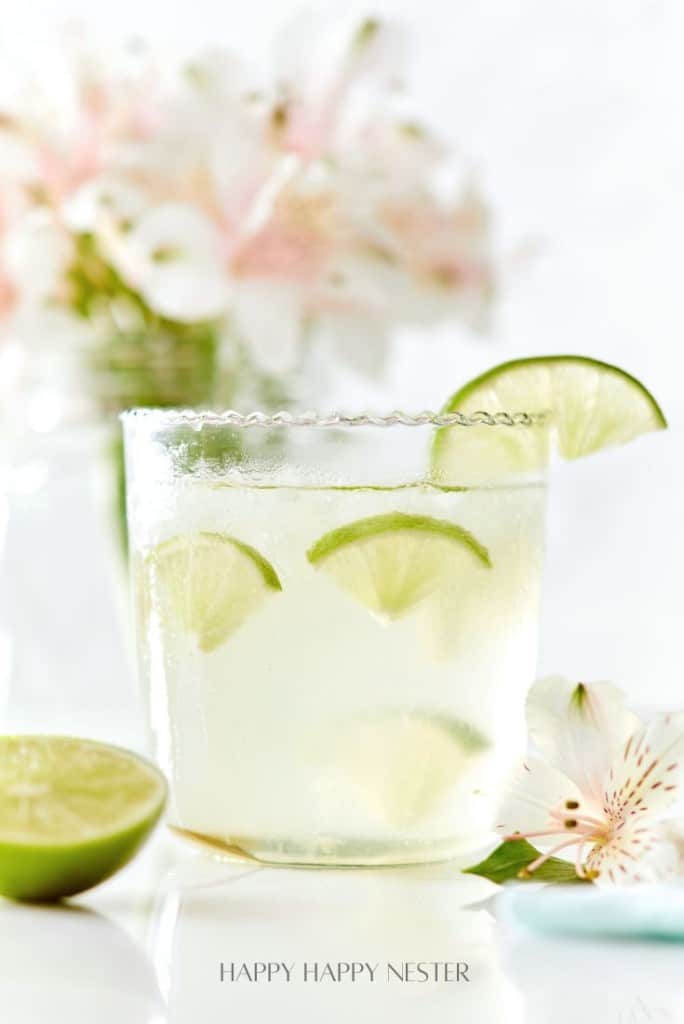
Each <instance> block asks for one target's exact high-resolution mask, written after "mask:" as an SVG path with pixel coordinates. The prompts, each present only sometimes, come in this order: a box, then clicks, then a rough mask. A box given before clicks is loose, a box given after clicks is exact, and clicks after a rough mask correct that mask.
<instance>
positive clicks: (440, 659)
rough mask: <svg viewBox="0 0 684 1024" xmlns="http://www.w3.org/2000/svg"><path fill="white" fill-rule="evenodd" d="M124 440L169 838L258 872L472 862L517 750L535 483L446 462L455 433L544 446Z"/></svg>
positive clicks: (352, 422)
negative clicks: (253, 864) (183, 838)
mask: <svg viewBox="0 0 684 1024" xmlns="http://www.w3.org/2000/svg"><path fill="white" fill-rule="evenodd" d="M124 427H125V444H126V464H127V481H128V517H129V528H130V537H131V572H132V580H133V593H134V598H135V609H136V612H135V617H136V632H137V646H138V654H139V665H140V673H141V677H142V680H143V682H144V686H145V690H146V693H147V702H148V708H149V718H150V724H151V729H152V734H153V742H154V746H155V749H156V754H157V757H158V759H159V761H160V763H161V766H162V768H163V769H164V770H165V771H166V773H167V775H168V777H169V780H170V786H171V801H170V809H169V819H168V820H169V824H170V826H171V827H172V828H173V829H174V830H176V831H178V832H180V833H183V834H185V835H187V836H189V837H194V838H197V839H201V840H203V841H204V842H206V843H209V844H211V845H212V846H213V847H214V848H215V850H217V851H219V852H220V851H225V852H227V853H240V854H243V855H244V856H247V857H251V858H255V859H257V860H261V861H267V862H289V863H301V864H329V865H334V864H341V865H351V864H369V865H371V864H405V863H418V862H427V861H434V860H442V859H447V858H450V857H455V856H458V855H461V854H466V853H468V852H470V851H473V850H475V849H477V848H479V847H480V846H481V845H482V844H483V843H484V842H485V841H486V840H487V839H488V838H489V836H490V834H491V829H492V826H493V824H494V814H495V809H496V805H497V802H498V799H499V798H500V796H501V793H502V789H503V787H504V785H505V783H506V780H507V779H508V777H509V775H510V773H511V771H512V769H513V767H514V765H515V764H516V763H517V761H518V759H519V757H520V756H521V755H522V752H523V749H524V744H525V723H524V704H525V697H526V694H527V691H528V688H529V686H530V684H531V682H532V681H533V679H534V673H535V661H536V652H537V620H538V604H539V588H540V576H541V566H542V556H543V532H544V512H545V479H544V475H543V474H537V475H533V476H530V475H527V476H525V477H524V478H523V477H512V478H510V479H507V480H504V479H498V480H494V481H487V482H483V474H482V473H481V472H479V471H478V472H476V473H475V474H474V476H473V474H472V467H471V468H470V469H469V468H468V467H467V466H466V465H464V466H463V467H462V469H461V468H459V466H458V463H457V464H456V466H455V468H454V467H453V466H452V468H445V467H444V466H443V465H440V459H439V452H440V450H443V447H444V444H443V442H444V439H445V436H446V433H445V432H450V431H464V430H471V431H479V432H481V433H482V442H481V443H482V446H483V448H482V450H483V451H484V450H485V447H486V443H487V437H488V436H489V435H488V434H487V432H488V431H504V430H506V431H520V430H533V429H534V426H533V425H531V424H530V423H529V422H528V421H527V419H526V418H525V416H524V414H521V415H519V416H510V415H508V414H505V413H504V414H497V415H495V416H487V415H486V414H477V415H476V416H474V417H466V416H463V415H461V414H459V413H454V414H448V415H435V414H429V413H423V414H420V415H417V416H409V415H406V414H403V413H395V414H392V415H390V416H385V417H382V416H368V415H364V416H342V415H331V416H321V415H314V414H304V415H291V414H286V413H280V414H276V415H274V416H266V415H263V414H259V413H254V414H250V415H246V416H243V415H240V414H237V413H233V412H228V413H222V414H216V413H204V412H197V413H196V412H174V411H168V410H167V411H161V410H133V411H132V412H129V413H127V414H125V415H124ZM471 447H472V446H471ZM471 477H472V479H471ZM475 481H476V482H475Z"/></svg>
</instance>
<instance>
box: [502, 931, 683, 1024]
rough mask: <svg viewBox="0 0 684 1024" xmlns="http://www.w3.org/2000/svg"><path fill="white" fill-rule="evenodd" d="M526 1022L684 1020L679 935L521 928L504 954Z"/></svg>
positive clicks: (658, 1023) (678, 1023)
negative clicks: (608, 935)
mask: <svg viewBox="0 0 684 1024" xmlns="http://www.w3.org/2000/svg"><path fill="white" fill-rule="evenodd" d="M503 959H504V962H505V965H506V968H507V970H508V971H509V974H510V978H511V981H513V982H514V983H515V984H516V985H517V987H518V988H519V989H520V991H521V992H522V993H523V994H524V1001H525V1014H524V1018H523V1019H524V1021H525V1024H549V1022H550V1021H553V1024H571V1022H572V1024H577V1022H578V1021H581V1022H582V1024H647V1022H649V1024H666V1022H667V1024H682V1022H684V971H683V969H682V968H683V966H684V949H683V947H682V945H681V944H679V943H673V944H670V943H665V942H651V943H649V942H636V941H635V942H631V941H629V940H626V941H613V942H609V941H605V942H603V941H599V940H592V939H587V938H581V939H579V938H577V939H562V938H555V937H553V938H552V937H549V936H548V935H545V936H541V935H534V934H532V933H528V932H522V931H520V932H515V933H514V935H513V937H512V939H511V941H510V943H507V947H506V951H505V953H504V956H503Z"/></svg>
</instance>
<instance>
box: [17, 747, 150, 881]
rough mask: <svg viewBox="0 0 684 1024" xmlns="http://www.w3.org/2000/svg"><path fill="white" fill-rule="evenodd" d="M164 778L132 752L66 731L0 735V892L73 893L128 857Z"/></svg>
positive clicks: (144, 829) (147, 824) (138, 841)
mask: <svg viewBox="0 0 684 1024" xmlns="http://www.w3.org/2000/svg"><path fill="white" fill-rule="evenodd" d="M165 801H166V783H165V781H164V778H163V776H162V775H161V773H160V772H159V771H157V769H156V768H154V767H153V765H151V764H149V762H147V761H145V760H143V759H142V758H141V757H138V756H137V755H135V754H132V753H130V752H129V751H126V750H120V749H119V748H118V747H110V746H108V745H106V744H104V743H95V742H94V741H92V740H80V739H72V738H70V737H65V736H0V894H1V895H3V896H7V897H9V898H10V899H16V900H33V901H47V900H58V899H62V898H63V897H65V896H73V895H74V894H75V893H79V892H83V891H84V890H85V889H90V888H91V887H92V886H94V885H98V884H99V883H100V882H102V881H104V880H105V879H106V878H109V876H110V875H112V874H113V873H114V872H115V871H118V869H119V868H121V867H123V866H124V864H127V863H128V861H129V860H130V859H131V858H132V857H133V855H134V854H135V853H136V852H137V850H138V849H139V847H140V846H141V845H142V843H143V842H144V841H145V839H146V838H147V836H148V835H149V833H150V832H151V831H152V829H153V827H154V825H155V824H156V822H157V821H158V819H159V817H160V815H161V813H162V810H163V808H164V803H165Z"/></svg>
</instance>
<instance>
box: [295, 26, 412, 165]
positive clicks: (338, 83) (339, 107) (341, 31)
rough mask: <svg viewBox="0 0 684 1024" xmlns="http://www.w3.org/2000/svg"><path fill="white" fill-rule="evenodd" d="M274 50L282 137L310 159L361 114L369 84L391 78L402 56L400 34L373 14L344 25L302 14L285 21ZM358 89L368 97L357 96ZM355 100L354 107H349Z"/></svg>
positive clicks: (380, 83) (363, 117)
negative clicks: (282, 118)
mask: <svg viewBox="0 0 684 1024" xmlns="http://www.w3.org/2000/svg"><path fill="white" fill-rule="evenodd" d="M278 50H279V52H280V55H281V56H280V61H279V63H280V70H281V81H282V84H283V91H284V96H285V106H284V111H285V117H286V121H285V125H284V131H283V139H282V142H283V145H284V146H285V147H286V148H287V149H290V150H292V151H294V152H296V153H299V154H300V155H301V156H303V157H304V158H306V159H313V158H315V157H318V156H321V155H323V154H324V153H326V152H330V151H331V150H333V149H334V148H335V142H336V140H337V139H339V137H340V136H341V135H342V134H343V133H344V131H345V127H347V125H346V122H348V121H349V120H350V118H351V119H352V120H356V121H359V120H361V121H364V120H366V119H367V117H368V112H367V108H368V107H369V106H370V107H371V109H372V107H373V105H374V99H373V97H372V90H373V89H376V90H377V89H378V87H379V88H380V89H387V87H388V86H391V85H393V84H396V82H397V81H398V79H399V73H400V68H401V67H403V65H404V62H405V36H404V34H403V33H402V32H401V31H400V30H399V29H398V28H397V26H395V25H392V24H389V23H386V22H382V21H378V20H376V19H374V18H368V19H366V20H365V21H362V22H360V23H359V22H357V23H355V24H354V25H353V26H351V31H349V28H348V27H347V26H346V25H343V24H331V23H329V22H328V23H327V24H325V23H321V22H320V20H319V19H315V18H312V17H310V16H304V17H300V18H298V19H297V20H296V21H295V22H293V23H292V24H290V25H288V26H286V29H285V31H284V32H283V34H282V35H281V38H280V40H279V45H278ZM364 90H365V91H367V92H369V93H371V97H366V96H365V95H363V96H361V97H359V93H360V92H363V91H364ZM359 100H360V103H359ZM375 102H377V100H375ZM359 106H360V107H361V111H360V112H359V110H358V109H357V110H355V109H354V107H357V108H358V107H359Z"/></svg>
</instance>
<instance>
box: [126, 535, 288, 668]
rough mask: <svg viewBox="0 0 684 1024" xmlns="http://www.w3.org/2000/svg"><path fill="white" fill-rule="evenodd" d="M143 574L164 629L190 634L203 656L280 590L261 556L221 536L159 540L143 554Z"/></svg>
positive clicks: (246, 546)
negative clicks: (148, 551) (144, 565)
mask: <svg viewBox="0 0 684 1024" xmlns="http://www.w3.org/2000/svg"><path fill="white" fill-rule="evenodd" d="M146 570H147V580H148V586H149V588H150V591H151V604H152V607H155V606H156V607H158V608H159V610H160V612H161V615H162V618H163V619H164V621H165V624H166V626H167V627H169V628H174V627H175V628H181V629H183V630H184V631H185V632H187V633H190V634H192V635H193V636H195V637H196V639H197V644H198V646H199V648H200V650H202V651H205V652H209V651H213V650H215V649H216V648H217V647H219V646H220V645H221V644H222V643H224V641H225V640H227V639H228V637H229V636H230V635H231V633H233V632H234V631H235V630H236V629H237V628H238V626H240V625H242V623H243V622H244V621H245V620H246V619H247V618H248V617H249V616H250V615H251V614H252V612H254V611H256V609H257V608H259V606H260V605H261V604H262V603H263V602H264V601H265V600H266V598H267V597H268V596H269V594H272V593H275V592H276V591H279V590H282V586H281V583H280V580H279V579H278V575H277V573H276V571H275V569H274V568H273V566H272V565H271V563H270V562H269V561H267V560H266V559H265V558H264V556H263V555H261V554H260V553H259V552H258V551H257V550H256V549H255V548H252V547H250V546H249V545H248V544H243V543H242V541H239V540H236V539H235V538H234V537H228V536H226V535H225V534H222V533H192V534H184V535H183V536H179V537H173V538H172V539H171V540H167V541H164V542H163V543H162V544H159V545H158V546H157V547H156V548H154V550H153V551H151V552H150V553H149V554H148V555H147V558H146Z"/></svg>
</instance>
